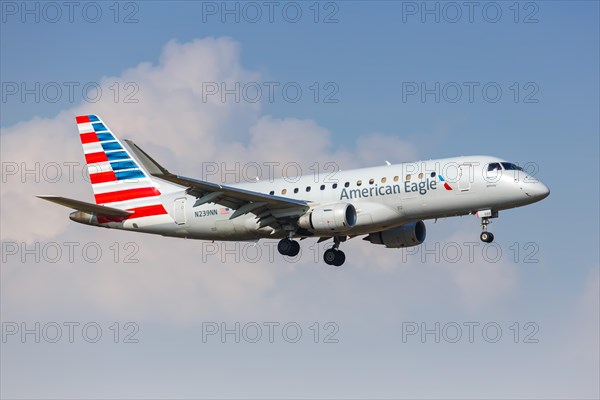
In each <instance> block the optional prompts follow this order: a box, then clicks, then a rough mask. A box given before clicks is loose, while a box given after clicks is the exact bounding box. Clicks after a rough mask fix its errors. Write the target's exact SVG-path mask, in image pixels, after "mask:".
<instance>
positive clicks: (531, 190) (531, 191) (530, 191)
mask: <svg viewBox="0 0 600 400" xmlns="http://www.w3.org/2000/svg"><path fill="white" fill-rule="evenodd" d="M523 191H524V192H525V194H526V195H527V196H529V197H532V198H534V199H535V200H536V201H540V200H543V199H545V198H546V197H548V196H549V195H550V189H548V186H546V185H544V184H543V183H542V182H539V181H538V182H535V183H533V184H529V185H526V186H525V187H523Z"/></svg>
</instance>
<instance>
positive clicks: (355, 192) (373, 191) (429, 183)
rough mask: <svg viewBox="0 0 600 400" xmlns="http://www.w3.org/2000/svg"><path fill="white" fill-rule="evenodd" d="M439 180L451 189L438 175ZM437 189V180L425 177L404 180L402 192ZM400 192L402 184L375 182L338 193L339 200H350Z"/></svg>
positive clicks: (425, 191)
mask: <svg viewBox="0 0 600 400" xmlns="http://www.w3.org/2000/svg"><path fill="white" fill-rule="evenodd" d="M438 177H439V178H440V181H441V182H443V183H444V188H445V189H446V190H452V187H450V185H449V184H448V183H447V182H446V181H445V179H444V178H443V177H442V176H441V175H438ZM436 189H437V181H436V180H435V179H430V178H427V179H426V180H424V181H421V182H418V183H417V182H410V181H404V193H419V194H420V195H422V196H423V195H426V194H427V192H428V191H430V190H436ZM401 192H402V186H401V185H400V184H395V185H383V186H379V185H377V184H375V185H373V186H371V187H368V188H362V189H347V188H343V189H342V193H341V194H340V200H344V199H347V200H351V199H362V198H364V197H377V196H386V195H390V194H399V193H401Z"/></svg>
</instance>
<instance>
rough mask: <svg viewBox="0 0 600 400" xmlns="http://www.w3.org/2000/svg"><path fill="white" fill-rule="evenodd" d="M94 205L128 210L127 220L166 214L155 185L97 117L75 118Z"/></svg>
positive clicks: (81, 116) (84, 116) (83, 116)
mask: <svg viewBox="0 0 600 400" xmlns="http://www.w3.org/2000/svg"><path fill="white" fill-rule="evenodd" d="M76 119H77V127H78V128H79V137H80V139H81V144H82V145H83V153H84V155H85V161H86V163H87V168H88V172H89V176H90V182H91V184H92V190H93V191H94V197H95V199H96V204H99V205H104V206H109V207H111V208H116V209H121V210H127V211H131V212H133V214H132V215H131V216H130V217H128V218H127V219H131V218H140V217H148V216H154V215H162V214H167V211H166V210H165V208H164V206H163V204H162V202H161V200H160V194H161V193H160V191H159V188H158V186H157V185H156V183H155V182H154V181H153V180H152V179H151V178H150V176H149V175H148V174H147V172H146V171H144V170H143V169H142V168H141V167H140V165H138V163H137V161H136V160H135V159H134V158H133V157H131V154H130V153H129V151H127V149H126V148H125V147H124V146H123V144H122V143H121V141H120V140H119V139H117V137H116V136H115V135H114V134H113V133H112V132H111V130H110V129H108V127H107V126H106V124H105V123H104V122H103V121H102V120H101V119H100V118H98V116H96V115H80V116H78V117H76Z"/></svg>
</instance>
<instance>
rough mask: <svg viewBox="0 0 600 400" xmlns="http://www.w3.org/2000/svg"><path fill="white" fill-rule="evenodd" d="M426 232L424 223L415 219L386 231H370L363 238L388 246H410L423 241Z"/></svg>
mask: <svg viewBox="0 0 600 400" xmlns="http://www.w3.org/2000/svg"><path fill="white" fill-rule="evenodd" d="M426 233H427V229H426V228H425V223H424V222H423V221H417V222H410V223H408V224H404V225H402V226H399V227H397V228H392V229H388V230H386V231H381V232H375V233H370V234H369V235H368V236H367V237H365V238H364V240H368V241H369V242H371V243H373V244H383V245H385V247H390V248H400V247H412V246H417V245H420V244H421V243H423V242H424V241H425V236H426Z"/></svg>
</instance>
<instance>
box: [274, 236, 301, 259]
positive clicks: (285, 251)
mask: <svg viewBox="0 0 600 400" xmlns="http://www.w3.org/2000/svg"><path fill="white" fill-rule="evenodd" d="M277 251H279V254H281V255H283V256H289V257H296V256H297V255H298V253H300V243H298V242H297V241H295V240H293V239H291V238H285V239H281V240H280V241H279V243H277Z"/></svg>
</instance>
